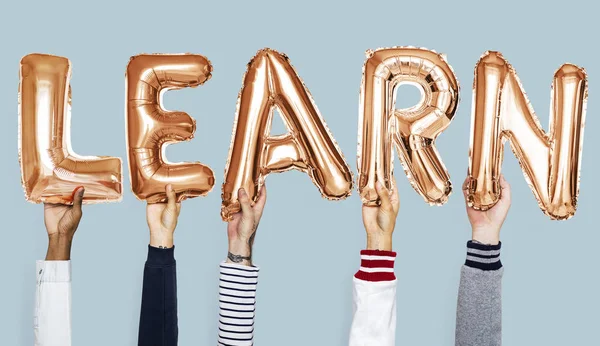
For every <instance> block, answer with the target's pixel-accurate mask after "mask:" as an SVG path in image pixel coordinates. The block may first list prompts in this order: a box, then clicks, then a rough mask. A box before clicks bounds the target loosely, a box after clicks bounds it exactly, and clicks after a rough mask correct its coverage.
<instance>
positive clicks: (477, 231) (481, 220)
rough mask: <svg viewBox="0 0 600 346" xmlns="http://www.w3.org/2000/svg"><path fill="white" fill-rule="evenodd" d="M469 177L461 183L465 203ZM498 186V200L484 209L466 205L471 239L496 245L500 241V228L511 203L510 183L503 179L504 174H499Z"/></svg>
mask: <svg viewBox="0 0 600 346" xmlns="http://www.w3.org/2000/svg"><path fill="white" fill-rule="evenodd" d="M469 182H470V179H469V178H468V177H467V179H465V182H464V183H463V195H464V197H465V204H466V202H467V195H468V186H469ZM500 187H501V188H502V193H501V195H500V199H499V200H498V202H497V203H496V204H495V205H494V206H493V207H492V208H490V209H488V210H486V211H480V210H476V209H474V208H471V207H469V206H468V205H467V206H466V207H467V216H468V218H469V222H470V223H471V229H472V232H473V234H472V239H473V240H475V241H477V242H479V243H482V244H487V245H497V244H498V243H499V242H500V229H501V228H502V224H503V223H504V220H505V219H506V216H507V215H508V210H509V209H510V203H511V200H510V198H511V193H510V185H509V184H508V182H507V181H506V179H504V175H500Z"/></svg>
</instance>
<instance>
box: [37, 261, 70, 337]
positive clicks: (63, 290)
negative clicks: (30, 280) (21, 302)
mask: <svg viewBox="0 0 600 346" xmlns="http://www.w3.org/2000/svg"><path fill="white" fill-rule="evenodd" d="M36 277H37V280H36V293H35V307H34V313H33V330H34V334H35V335H34V345H35V346H71V261H37V263H36Z"/></svg>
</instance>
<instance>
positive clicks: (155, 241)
mask: <svg viewBox="0 0 600 346" xmlns="http://www.w3.org/2000/svg"><path fill="white" fill-rule="evenodd" d="M150 246H152V247H156V248H167V249H170V248H172V247H173V234H162V233H160V232H157V233H153V232H150Z"/></svg>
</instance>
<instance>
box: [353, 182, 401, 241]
mask: <svg viewBox="0 0 600 346" xmlns="http://www.w3.org/2000/svg"><path fill="white" fill-rule="evenodd" d="M375 190H376V191H377V195H378V196H379V199H380V200H381V204H380V205H379V206H366V205H363V207H362V217H363V224H364V226H365V230H366V231H367V250H383V251H392V234H393V233H394V228H395V227H396V218H397V217H398V211H399V210H400V198H399V196H398V187H397V185H396V182H395V181H394V184H393V188H392V191H389V190H388V189H386V188H385V186H384V185H383V184H382V183H381V182H377V183H376V184H375Z"/></svg>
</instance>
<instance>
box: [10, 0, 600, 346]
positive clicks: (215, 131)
mask: <svg viewBox="0 0 600 346" xmlns="http://www.w3.org/2000/svg"><path fill="white" fill-rule="evenodd" d="M597 11H598V7H597V6H595V5H593V4H592V1H589V2H585V1H575V0H565V1H560V2H557V1H544V2H542V3H539V4H538V3H534V2H526V1H496V2H483V1H482V2H475V1H473V2H471V3H470V4H467V2H466V1H464V2H458V1H439V2H438V3H437V4H435V3H434V2H433V1H414V2H408V1H389V2H375V1H366V0H365V1H361V2H360V3H358V2H356V3H350V2H349V1H345V2H338V3H333V2H325V1H314V2H310V1H296V2H293V3H291V2H290V3H288V2H284V1H271V2H259V1H251V2H242V1H240V2H233V1H220V2H216V1H211V2H203V1H188V2H187V3H183V2H178V1H162V2H152V1H140V2H137V3H135V4H134V3H133V2H125V1H123V2H114V3H110V2H109V1H100V2H83V1H82V2H78V1H69V2H65V1H45V2H40V3H39V4H36V3H34V2H33V1H12V2H10V4H7V3H6V2H4V3H3V4H2V5H1V11H0V13H1V15H0V16H1V17H0V35H1V37H2V54H1V55H0V62H1V63H0V113H1V114H2V119H3V120H2V121H3V124H2V126H0V131H1V132H0V144H1V145H2V148H1V155H2V157H1V162H2V171H1V173H0V174H1V175H0V176H1V179H2V186H3V191H2V198H1V202H0V203H1V210H2V221H3V222H2V233H1V234H2V236H1V237H0V239H1V240H2V241H1V243H0V247H1V250H0V263H2V271H1V273H0V277H1V279H0V282H1V286H0V292H1V295H0V297H1V298H0V306H1V307H2V308H1V309H0V335H1V341H0V344H2V345H6V346H12V345H32V344H33V330H32V311H33V298H34V285H35V279H34V278H35V276H34V263H35V260H36V259H40V258H42V257H43V256H44V254H45V250H46V236H45V229H44V226H43V217H42V206H41V205H33V204H29V203H26V202H25V200H24V198H23V191H22V189H21V185H20V183H19V165H18V160H17V90H18V71H19V60H20V58H21V57H22V56H24V55H26V54H28V53H31V52H43V53H50V54H55V55H61V56H66V57H68V58H69V59H71V61H72V64H73V78H72V83H71V85H72V88H73V119H72V130H73V132H72V141H73V147H74V149H75V151H76V152H77V153H80V154H84V155H112V156H119V157H121V158H123V159H124V160H125V159H126V150H125V135H124V133H125V130H124V114H123V110H124V73H125V67H126V64H127V61H128V59H129V57H130V56H132V55H135V54H139V53H143V52H163V53H167V52H169V53H179V52H193V53H200V54H204V55H206V56H207V57H208V58H209V59H210V60H211V61H212V62H213V65H214V75H213V78H212V79H211V80H210V81H209V82H208V83H207V84H206V85H204V86H202V87H200V88H196V89H190V90H183V91H177V92H172V93H169V94H167V96H166V106H167V107H168V108H170V109H179V110H185V111H187V112H188V113H189V114H191V115H192V116H193V117H195V118H196V119H197V120H198V129H197V132H196V137H195V138H194V140H193V141H191V142H189V143H183V144H177V145H173V146H171V147H170V148H169V157H170V159H171V160H172V161H178V160H191V161H194V160H200V161H202V162H204V163H205V164H208V165H209V166H210V167H212V169H213V170H214V171H215V173H216V176H217V184H216V185H215V189H214V191H213V192H212V193H210V194H209V195H208V196H207V197H206V198H197V199H194V200H189V201H186V202H185V203H184V205H183V212H182V215H181V219H180V222H179V226H178V228H177V232H176V239H175V242H176V245H177V251H176V257H177V261H178V279H179V282H178V285H179V316H180V323H179V327H180V344H181V345H183V346H188V345H214V344H216V332H217V324H216V321H217V298H216V297H217V268H218V264H219V262H220V261H221V260H222V259H223V258H224V255H225V253H226V236H225V232H224V230H225V224H224V223H223V222H222V221H221V219H220V217H219V207H220V185H221V183H222V172H223V169H224V165H225V160H226V158H227V153H228V146H229V141H230V134H231V129H232V122H233V117H234V112H235V102H236V97H237V94H238V91H239V89H240V86H241V79H242V75H243V73H244V71H245V68H246V63H247V62H248V61H249V59H250V58H251V57H252V56H253V55H254V53H255V52H256V51H257V50H258V49H260V48H263V47H267V46H268V47H272V48H275V49H278V50H280V51H282V52H285V53H287V54H288V55H289V56H290V58H291V60H292V63H293V64H294V66H295V67H296V69H297V70H298V71H299V73H300V75H301V77H302V78H303V79H304V81H305V82H306V84H307V86H308V87H309V89H310V91H311V92H312V94H313V96H314V98H315V100H316V102H317V104H318V107H319V109H320V110H321V112H322V114H323V116H324V117H325V119H326V121H327V124H328V125H329V127H330V129H331V131H332V132H333V134H334V136H335V138H336V140H337V141H338V143H339V144H340V146H341V148H342V150H343V152H344V154H345V156H346V158H347V160H348V162H349V163H350V165H351V167H352V168H353V169H354V170H355V169H356V139H357V136H356V135H357V116H358V91H359V86H360V80H361V67H362V64H363V61H364V59H365V55H364V51H365V50H366V49H369V48H377V47H381V46H394V45H416V46H422V47H427V48H430V49H435V50H437V51H438V52H442V53H445V54H447V56H448V61H449V63H450V64H451V65H452V67H453V68H454V70H455V72H456V74H457V76H458V79H459V81H460V83H461V86H462V90H461V103H460V105H459V110H458V113H457V115H456V117H455V119H454V121H453V123H452V125H451V126H450V128H448V130H447V131H445V132H444V133H443V134H442V135H441V136H440V138H439V139H438V142H437V144H438V149H439V151H440V152H441V154H442V157H443V160H444V162H445V164H446V166H447V168H448V170H449V171H450V174H451V176H452V180H453V182H454V184H455V186H460V184H461V182H462V180H463V178H464V175H465V172H466V169H467V163H468V156H467V155H468V145H469V126H470V125H469V124H470V113H471V84H472V81H473V68H474V66H475V63H476V62H477V60H478V58H479V56H480V55H481V54H482V53H483V52H485V51H486V50H488V49H494V50H499V51H501V52H502V53H504V55H505V56H506V57H507V58H508V59H509V61H510V62H511V63H512V64H513V65H514V66H515V68H516V69H517V71H518V74H519V76H520V77H521V79H522V81H523V83H524V86H525V89H526V91H527V92H528V95H529V97H530V99H531V102H532V103H533V106H534V107H535V109H536V110H537V113H538V114H539V116H540V118H541V121H542V123H543V124H544V126H545V127H546V129H547V126H548V110H549V103H550V99H549V95H550V92H549V91H550V83H551V81H552V75H553V73H554V71H555V70H556V69H557V68H558V67H559V66H560V65H561V64H562V63H564V62H572V63H575V64H578V65H580V66H583V67H585V68H586V69H587V71H588V72H589V78H590V92H589V95H590V98H589V106H588V112H587V114H588V117H587V126H586V127H587V129H586V138H585V146H584V159H583V164H582V175H581V194H580V198H579V210H578V211H577V215H576V216H575V218H573V219H572V220H569V221H567V222H557V221H550V219H549V218H548V217H546V216H545V215H544V214H542V212H541V211H540V210H539V208H538V205H537V203H536V201H535V199H534V197H533V195H532V193H531V192H530V190H529V188H528V186H527V184H526V183H525V180H524V179H523V176H522V174H521V170H520V169H519V167H518V164H517V161H516V159H515V158H514V156H513V155H512V154H511V153H510V152H507V155H506V159H505V164H504V168H503V172H504V174H505V175H506V177H507V179H508V180H509V182H510V183H511V184H512V186H513V191H514V192H513V199H514V200H513V207H512V210H511V213H510V215H509V217H508V219H507V221H506V224H505V226H504V229H503V232H502V240H503V242H504V248H503V253H502V261H503V262H504V264H505V268H506V272H505V273H506V274H505V278H504V289H503V291H504V297H503V299H504V341H505V342H504V343H505V345H592V344H594V345H597V344H598V340H597V339H598V336H597V329H598V326H599V323H600V317H599V315H598V311H599V308H600V299H599V297H598V292H600V279H599V278H598V271H597V268H598V255H597V254H596V253H597V251H598V250H597V248H598V244H599V243H600V232H599V230H598V226H597V217H598V211H597V210H596V205H597V199H598V197H599V196H600V188H599V187H598V182H597V181H598V178H597V174H598V170H599V169H600V165H599V164H598V161H597V158H598V152H597V149H598V146H599V145H600V136H598V134H597V132H598V131H600V127H599V124H598V120H597V117H596V114H597V113H598V112H599V111H600V109H599V106H598V105H599V104H600V102H599V99H598V94H597V93H596V90H597V85H598V84H600V61H599V60H598V53H599V50H598V48H597V35H598V32H600V31H599V29H600V26H599V24H598V18H597ZM405 95H406V97H405ZM415 95H416V92H415V90H411V89H408V90H407V92H406V94H401V95H400V97H401V98H404V97H405V98H404V99H402V100H401V101H400V102H401V103H402V104H403V105H405V106H409V105H410V103H411V101H413V102H414V101H415V99H416V98H415ZM278 129H279V130H281V129H282V127H278ZM124 163H125V167H124V172H126V173H127V172H128V171H127V166H126V161H124ZM397 167H398V168H399V166H397ZM401 172H402V171H398V172H397V173H398V174H396V176H397V178H398V184H399V187H400V194H401V201H402V207H401V211H400V216H399V219H398V223H397V226H396V233H395V235H394V241H395V243H394V248H395V250H396V251H398V263H397V266H396V273H397V275H398V277H399V280H398V337H397V344H398V345H427V346H429V345H453V342H454V341H453V340H454V321H455V308H456V292H457V288H458V279H459V270H460V266H461V264H462V262H463V261H464V256H465V249H464V243H465V242H466V240H467V239H469V236H470V234H469V225H468V222H467V219H466V216H465V212H464V205H463V200H462V196H461V195H460V194H454V195H453V196H452V197H451V198H450V201H449V202H448V203H447V204H446V205H445V206H443V207H430V206H428V205H427V204H425V203H424V202H423V200H422V199H421V197H420V196H418V195H417V194H416V193H415V192H414V191H413V190H412V188H411V187H410V184H409V183H408V181H407V179H406V178H405V176H404V175H403V174H401ZM127 175H128V174H126V176H127ZM267 183H268V188H269V201H268V203H267V207H266V210H265V214H264V217H263V220H262V222H261V227H260V229H259V231H258V237H257V241H256V246H255V262H256V263H257V264H259V265H260V266H261V275H260V285H259V291H258V307H257V320H256V338H255V343H256V344H257V345H285V346H294V345H303V346H304V345H327V346H330V345H346V344H347V342H348V337H347V335H348V329H349V326H350V321H351V311H352V310H351V303H352V301H351V278H352V275H353V274H354V272H355V271H356V269H357V267H358V262H359V258H358V251H359V250H360V249H362V248H363V246H364V243H365V237H364V231H363V229H362V223H361V216H360V201H359V198H358V197H357V194H356V193H354V194H353V195H352V196H351V197H350V198H349V199H348V200H345V201H341V202H330V201H326V200H324V199H322V198H321V196H320V195H319V193H318V191H317V189H316V188H315V187H314V186H313V185H312V183H311V181H310V180H309V179H308V177H307V176H306V175H304V174H301V173H297V172H294V173H286V174H282V175H273V176H270V177H269V178H268V182H267ZM124 190H125V194H124V198H123V202H122V203H120V204H110V205H97V206H90V207H87V208H85V210H84V217H83V221H82V222H81V225H80V227H79V230H78V232H77V235H76V238H75V242H74V247H73V253H72V258H73V331H74V332H73V344H74V345H76V346H81V345H85V346H99V345H102V346H104V345H111V346H117V345H134V344H136V342H137V326H138V318H139V308H140V292H141V280H142V269H143V265H144V260H145V256H146V244H147V241H148V231H147V227H146V222H145V217H144V214H145V204H144V203H142V202H140V201H138V200H136V199H135V198H134V196H133V195H132V193H131V192H130V184H129V179H128V178H125V181H124Z"/></svg>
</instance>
